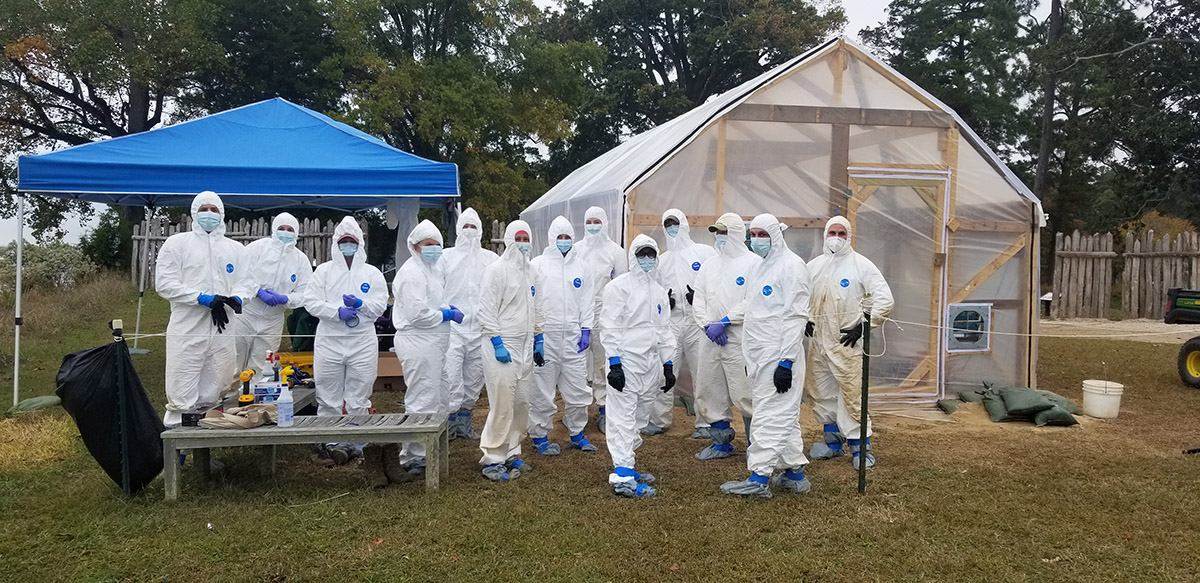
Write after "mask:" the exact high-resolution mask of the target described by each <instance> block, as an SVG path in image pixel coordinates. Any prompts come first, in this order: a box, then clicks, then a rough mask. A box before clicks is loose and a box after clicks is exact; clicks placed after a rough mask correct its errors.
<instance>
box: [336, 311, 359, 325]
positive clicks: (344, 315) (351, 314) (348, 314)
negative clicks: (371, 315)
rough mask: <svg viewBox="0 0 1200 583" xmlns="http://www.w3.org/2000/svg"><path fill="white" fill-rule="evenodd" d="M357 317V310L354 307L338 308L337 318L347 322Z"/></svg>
mask: <svg viewBox="0 0 1200 583" xmlns="http://www.w3.org/2000/svg"><path fill="white" fill-rule="evenodd" d="M357 317H358V310H355V309H354V308H338V318H341V319H342V320H344V321H346V322H349V321H350V320H353V319H355V318H357Z"/></svg>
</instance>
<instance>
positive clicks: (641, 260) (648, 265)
mask: <svg viewBox="0 0 1200 583" xmlns="http://www.w3.org/2000/svg"><path fill="white" fill-rule="evenodd" d="M637 260H638V265H640V266H642V271H645V272H646V273H650V270H651V269H654V264H655V262H657V261H658V259H656V258H654V257H638V258H637Z"/></svg>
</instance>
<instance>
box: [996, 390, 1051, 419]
mask: <svg viewBox="0 0 1200 583" xmlns="http://www.w3.org/2000/svg"><path fill="white" fill-rule="evenodd" d="M1000 398H1001V399H1003V400H1004V408H1005V409H1006V410H1007V411H1008V414H1009V415H1020V416H1023V417H1032V416H1033V415H1035V414H1036V413H1037V412H1038V411H1044V410H1046V409H1049V408H1051V407H1053V406H1054V403H1051V402H1050V399H1047V398H1046V397H1045V396H1044V395H1040V394H1038V392H1037V391H1035V390H1033V389H1029V388H1025V387H1007V388H1003V389H1000Z"/></svg>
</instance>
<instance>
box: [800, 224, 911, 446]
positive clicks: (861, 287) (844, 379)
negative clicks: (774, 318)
mask: <svg viewBox="0 0 1200 583" xmlns="http://www.w3.org/2000/svg"><path fill="white" fill-rule="evenodd" d="M850 236H851V231H850V221H848V220H846V218H845V217H840V216H838V217H833V218H832V219H829V222H828V223H826V224H825V245H824V247H823V250H822V253H821V255H819V256H818V257H816V258H815V259H813V260H812V261H811V262H810V263H809V264H808V269H809V273H810V274H812V281H813V296H812V322H811V323H810V324H809V326H808V328H807V330H806V332H805V333H806V334H807V335H808V336H810V337H812V341H811V343H810V351H811V352H812V354H811V363H810V366H811V367H812V373H813V385H814V386H813V387H812V389H811V390H810V391H809V393H808V395H809V397H811V398H812V402H813V412H814V413H816V416H817V421H819V422H820V423H821V424H822V425H823V429H824V432H825V438H824V440H822V441H819V442H817V443H814V444H813V446H812V449H811V450H810V451H809V457H812V458H813V459H819V460H823V459H830V458H834V457H838V456H841V455H842V454H843V453H844V452H845V450H844V447H843V446H844V445H847V444H848V445H849V446H850V453H851V457H850V461H851V464H852V465H853V466H854V469H858V464H859V463H860V453H861V451H860V449H865V450H866V451H867V452H868V453H867V454H866V460H867V467H868V468H870V467H872V466H874V465H875V456H874V454H872V453H870V451H871V437H870V436H871V418H870V416H869V415H868V416H867V441H866V444H865V448H860V446H861V445H863V444H860V443H859V436H860V435H861V433H860V431H861V428H860V427H859V418H860V417H861V414H862V411H861V406H862V359H863V351H862V347H860V346H858V342H859V340H861V339H862V335H863V328H862V325H863V322H865V321H867V320H870V322H871V326H872V327H878V326H881V325H883V322H884V321H885V320H886V319H887V316H888V315H889V314H891V312H892V306H893V305H894V304H895V300H893V299H892V289H891V288H890V287H888V284H887V282H886V281H884V279H883V274H882V273H880V272H879V268H877V267H875V264H874V263H872V262H871V260H870V259H867V258H866V257H863V256H862V255H859V254H858V253H857V252H856V251H854V249H853V248H851V246H850ZM847 438H849V439H847Z"/></svg>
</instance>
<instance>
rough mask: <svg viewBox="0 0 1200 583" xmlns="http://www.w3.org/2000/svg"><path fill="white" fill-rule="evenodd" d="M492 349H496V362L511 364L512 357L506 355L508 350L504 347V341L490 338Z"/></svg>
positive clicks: (498, 338)
mask: <svg viewBox="0 0 1200 583" xmlns="http://www.w3.org/2000/svg"><path fill="white" fill-rule="evenodd" d="M492 348H495V349H496V360H497V361H500V362H512V356H510V355H509V354H508V349H507V348H505V347H504V340H503V339H501V338H500V337H499V336H492Z"/></svg>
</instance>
